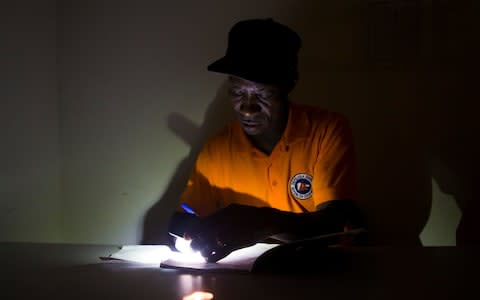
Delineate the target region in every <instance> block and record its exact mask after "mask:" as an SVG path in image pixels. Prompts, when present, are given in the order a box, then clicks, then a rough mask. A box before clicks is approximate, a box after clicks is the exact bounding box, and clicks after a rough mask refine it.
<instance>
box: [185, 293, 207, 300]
mask: <svg viewBox="0 0 480 300" xmlns="http://www.w3.org/2000/svg"><path fill="white" fill-rule="evenodd" d="M211 299H213V294H212V293H208V292H201V291H198V292H194V293H192V294H190V295H187V296H185V297H183V298H182V300H211Z"/></svg>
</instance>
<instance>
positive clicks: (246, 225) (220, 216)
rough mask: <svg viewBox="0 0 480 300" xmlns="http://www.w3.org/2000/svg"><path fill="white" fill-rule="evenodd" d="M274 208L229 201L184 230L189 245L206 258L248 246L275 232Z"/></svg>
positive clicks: (217, 257) (215, 259) (216, 258)
mask: <svg viewBox="0 0 480 300" xmlns="http://www.w3.org/2000/svg"><path fill="white" fill-rule="evenodd" d="M275 212H277V211H276V210H274V209H270V208H258V207H253V206H246V205H238V204H232V205H229V206H228V207H226V208H224V209H221V210H219V211H218V212H216V213H214V214H213V215H211V216H208V217H205V218H202V219H201V220H200V222H199V223H198V224H197V225H198V226H195V228H191V230H190V231H189V232H187V233H186V234H187V235H188V236H189V237H190V238H191V239H192V243H191V247H192V248H193V249H194V250H196V251H200V253H201V254H202V256H203V257H205V258H206V259H207V261H209V262H215V261H218V260H220V259H222V258H224V257H225V256H227V255H228V254H230V252H232V251H234V250H236V249H239V248H243V247H247V246H251V245H253V244H255V243H256V242H258V241H260V240H263V239H265V238H267V237H269V236H271V235H273V234H275V233H276V232H275V230H274V228H276V225H277V223H278V221H279V220H278V218H277V217H278V216H277V214H276V213H275Z"/></svg>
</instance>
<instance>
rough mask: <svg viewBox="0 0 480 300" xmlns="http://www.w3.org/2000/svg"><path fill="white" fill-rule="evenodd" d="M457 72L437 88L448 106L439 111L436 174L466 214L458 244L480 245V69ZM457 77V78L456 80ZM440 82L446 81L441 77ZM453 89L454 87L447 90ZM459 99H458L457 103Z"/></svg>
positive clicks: (434, 150) (434, 160)
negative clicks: (479, 84) (479, 92)
mask: <svg viewBox="0 0 480 300" xmlns="http://www.w3.org/2000/svg"><path fill="white" fill-rule="evenodd" d="M469 69H470V70H457V72H455V74H454V76H452V78H449V81H450V82H454V83H455V85H453V88H452V83H450V84H449V85H441V87H437V92H436V95H437V97H438V99H439V100H440V101H442V102H444V103H445V106H444V107H443V109H441V110H440V109H439V110H437V111H436V114H435V115H434V116H433V117H434V119H433V120H434V124H435V125H436V126H435V128H434V132H433V134H432V135H433V138H434V141H433V143H432V150H431V154H432V164H431V165H432V175H433V176H434V178H435V179H436V180H437V182H438V184H439V186H440V188H441V189H442V191H443V192H445V193H448V194H450V195H452V196H453V197H454V198H455V200H456V202H457V205H458V207H459V208H460V210H461V212H462V217H461V219H460V223H459V225H458V227H457V231H456V242H457V245H460V246H463V245H480V233H479V230H480V218H479V217H478V213H480V202H479V199H480V191H479V188H478V178H479V177H478V170H479V169H480V161H479V160H478V155H479V154H480V145H479V144H480V141H479V139H478V133H479V132H480V123H479V122H478V110H476V109H475V108H474V106H475V102H476V101H477V99H476V98H477V97H476V96H475V95H476V91H475V90H474V89H475V87H476V83H475V82H474V81H475V74H476V72H477V70H475V69H474V68H471V67H469ZM453 77H454V78H453ZM437 79H438V82H442V81H445V80H446V79H445V78H437ZM446 87H450V88H446ZM453 99H455V100H453Z"/></svg>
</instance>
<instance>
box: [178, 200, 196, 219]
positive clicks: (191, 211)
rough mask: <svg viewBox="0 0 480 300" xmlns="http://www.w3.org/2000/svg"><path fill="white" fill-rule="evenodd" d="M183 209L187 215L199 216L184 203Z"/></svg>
mask: <svg viewBox="0 0 480 300" xmlns="http://www.w3.org/2000/svg"><path fill="white" fill-rule="evenodd" d="M181 207H182V208H183V210H184V211H185V212H186V213H189V214H191V215H194V216H198V215H197V213H196V212H195V211H194V210H193V208H191V207H190V206H189V205H188V204H187V203H182V205H181Z"/></svg>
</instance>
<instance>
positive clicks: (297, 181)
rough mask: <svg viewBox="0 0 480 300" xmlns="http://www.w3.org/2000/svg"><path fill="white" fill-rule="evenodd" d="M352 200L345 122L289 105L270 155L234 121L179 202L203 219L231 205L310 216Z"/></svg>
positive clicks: (207, 149) (203, 157) (210, 145)
mask: <svg viewBox="0 0 480 300" xmlns="http://www.w3.org/2000/svg"><path fill="white" fill-rule="evenodd" d="M354 196H355V157H354V149H353V137H352V132H351V129H350V126H349V123H348V121H347V120H346V119H345V118H344V117H343V116H341V115H340V114H338V113H333V112H329V111H326V110H321V109H319V108H315V107H310V106H305V105H300V104H295V103H291V105H290V111H289V116H288V123H287V127H286V129H285V131H284V133H283V135H282V137H281V139H280V141H279V142H278V143H277V145H276V146H275V148H274V149H273V151H272V153H271V154H270V155H266V154H264V153H263V152H261V151H259V150H258V149H256V148H255V147H254V146H253V145H252V144H251V143H250V141H249V140H248V139H247V137H246V136H245V134H244V132H243V129H242V128H241V125H240V123H239V122H238V121H234V122H232V123H231V124H230V125H229V126H227V127H226V128H224V129H223V130H222V131H221V132H219V133H218V134H217V135H215V136H213V137H212V138H210V139H209V140H208V141H207V143H206V144H205V145H204V147H203V149H202V151H201V152H200V154H199V155H198V158H197V161H196V163H195V167H194V170H193V171H192V174H191V176H190V179H189V180H188V183H187V186H186V188H185V190H184V192H183V194H182V196H181V199H180V201H181V202H182V203H183V202H185V203H187V204H188V205H190V206H191V207H192V208H193V209H194V210H195V211H196V212H197V214H198V215H199V216H206V215H209V214H212V213H214V212H215V211H217V210H219V209H221V208H223V207H226V206H228V205H229V204H232V203H237V204H244V205H252V206H257V207H262V206H270V207H273V208H277V209H280V210H283V211H290V212H311V211H315V210H316V207H317V206H318V205H319V204H322V203H323V202H325V201H328V200H334V199H353V198H354ZM179 211H182V210H181V209H180V208H179Z"/></svg>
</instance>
